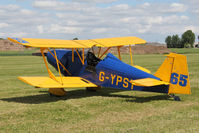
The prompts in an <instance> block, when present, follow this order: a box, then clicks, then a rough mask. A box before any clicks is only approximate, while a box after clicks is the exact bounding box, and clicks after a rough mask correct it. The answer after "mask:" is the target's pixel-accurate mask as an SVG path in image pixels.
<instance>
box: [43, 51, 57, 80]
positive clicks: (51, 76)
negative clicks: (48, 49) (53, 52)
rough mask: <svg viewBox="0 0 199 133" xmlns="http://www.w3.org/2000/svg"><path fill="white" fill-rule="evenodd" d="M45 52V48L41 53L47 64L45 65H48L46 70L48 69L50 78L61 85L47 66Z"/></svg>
mask: <svg viewBox="0 0 199 133" xmlns="http://www.w3.org/2000/svg"><path fill="white" fill-rule="evenodd" d="M44 50H45V48H40V51H41V54H42V57H43V59H44V63H45V65H46V69H47V71H48V74H49V77H50V78H51V79H53V80H55V81H57V82H58V83H60V82H59V81H58V80H57V79H56V77H55V75H54V74H53V73H52V72H51V71H50V69H49V67H48V64H47V61H46V58H45V55H44Z"/></svg>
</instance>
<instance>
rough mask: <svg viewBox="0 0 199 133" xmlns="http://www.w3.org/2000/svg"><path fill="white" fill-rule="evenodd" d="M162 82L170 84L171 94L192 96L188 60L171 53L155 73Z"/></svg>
mask: <svg viewBox="0 0 199 133" xmlns="http://www.w3.org/2000/svg"><path fill="white" fill-rule="evenodd" d="M155 76H156V77H159V78H160V79H161V80H162V81H165V82H169V83H170V85H169V92H168V93H169V94H176V93H177V94H190V93H191V88H190V82H189V72H188V66H187V58H186V56H184V55H180V54H175V53H170V54H169V55H167V58H166V59H165V61H164V62H163V64H162V65H161V66H160V68H159V69H158V70H157V72H156V73H155Z"/></svg>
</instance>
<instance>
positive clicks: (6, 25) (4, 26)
mask: <svg viewBox="0 0 199 133" xmlns="http://www.w3.org/2000/svg"><path fill="white" fill-rule="evenodd" d="M8 26H9V24H7V23H0V28H6V27H8Z"/></svg>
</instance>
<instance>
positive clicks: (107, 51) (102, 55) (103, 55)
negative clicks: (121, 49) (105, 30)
mask: <svg viewBox="0 0 199 133" xmlns="http://www.w3.org/2000/svg"><path fill="white" fill-rule="evenodd" d="M110 48H111V47H108V48H107V49H106V51H104V53H103V54H102V55H101V56H100V57H99V58H102V56H104V55H105V54H106V53H107V52H108V50H109V49H110Z"/></svg>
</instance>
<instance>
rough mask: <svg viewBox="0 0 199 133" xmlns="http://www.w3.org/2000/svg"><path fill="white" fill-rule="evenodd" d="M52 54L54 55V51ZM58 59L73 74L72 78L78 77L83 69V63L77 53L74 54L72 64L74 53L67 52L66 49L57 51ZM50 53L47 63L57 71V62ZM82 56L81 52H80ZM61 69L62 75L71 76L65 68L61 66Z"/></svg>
mask: <svg viewBox="0 0 199 133" xmlns="http://www.w3.org/2000/svg"><path fill="white" fill-rule="evenodd" d="M51 52H52V54H53V55H55V54H54V50H51ZM55 52H56V55H57V59H58V60H59V61H60V62H61V63H62V64H63V65H64V67H65V68H66V69H67V70H68V71H69V72H70V73H71V75H72V76H77V75H78V74H79V72H80V70H81V68H82V63H81V61H80V59H79V57H78V55H77V53H76V52H74V62H72V51H71V50H66V49H56V50H55ZM52 54H51V53H50V52H48V53H47V55H46V57H47V61H48V63H49V64H51V65H52V66H53V67H54V68H55V69H56V70H57V71H58V67H57V62H56V59H55V58H54V57H53V55H52ZM80 55H81V52H80ZM59 68H60V70H61V73H62V74H63V75H65V76H69V74H68V73H67V72H66V71H65V70H64V68H63V67H62V66H61V65H59Z"/></svg>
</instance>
